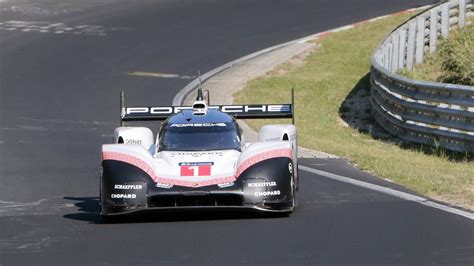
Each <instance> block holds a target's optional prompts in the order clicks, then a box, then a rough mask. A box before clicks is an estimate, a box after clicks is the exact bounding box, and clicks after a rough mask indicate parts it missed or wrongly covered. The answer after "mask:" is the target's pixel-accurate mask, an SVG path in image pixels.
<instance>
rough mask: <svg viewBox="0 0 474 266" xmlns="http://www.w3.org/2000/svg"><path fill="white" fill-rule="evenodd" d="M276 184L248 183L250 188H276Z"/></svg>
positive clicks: (273, 182)
mask: <svg viewBox="0 0 474 266" xmlns="http://www.w3.org/2000/svg"><path fill="white" fill-rule="evenodd" d="M276 185H277V184H276V182H275V181H272V182H256V183H248V187H274V186H276Z"/></svg>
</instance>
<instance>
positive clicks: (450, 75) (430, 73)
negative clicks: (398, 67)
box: [400, 21, 474, 86]
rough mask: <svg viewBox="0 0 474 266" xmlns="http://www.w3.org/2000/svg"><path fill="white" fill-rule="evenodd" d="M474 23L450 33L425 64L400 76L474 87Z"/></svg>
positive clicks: (426, 59)
mask: <svg viewBox="0 0 474 266" xmlns="http://www.w3.org/2000/svg"><path fill="white" fill-rule="evenodd" d="M472 23H473V21H471V24H470V25H469V26H466V27H465V28H464V29H462V30H454V31H451V32H449V36H448V38H447V39H444V40H442V41H441V42H440V43H439V47H438V50H437V51H436V52H435V53H433V54H429V55H428V56H426V58H425V60H424V63H423V64H420V65H416V66H415V67H414V69H413V71H407V70H402V71H400V74H402V75H405V76H407V77H409V78H412V79H418V80H426V81H433V82H443V83H453V84H461V85H468V86H474V26H473V24H472Z"/></svg>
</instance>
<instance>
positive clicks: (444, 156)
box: [234, 15, 474, 209]
mask: <svg viewBox="0 0 474 266" xmlns="http://www.w3.org/2000/svg"><path fill="white" fill-rule="evenodd" d="M408 17H409V15H396V16H391V17H389V18H387V19H384V20H380V21H377V22H374V23H370V24H365V25H363V26H361V27H359V28H356V29H353V30H349V31H344V32H339V33H335V34H332V35H330V36H329V37H327V38H324V39H322V40H319V41H318V44H319V45H320V47H319V48H318V49H316V50H315V52H313V53H311V54H310V55H309V56H308V57H307V58H306V61H305V63H304V64H303V65H301V66H292V65H289V64H286V65H283V66H281V67H280V68H279V69H278V70H276V71H274V72H272V73H269V74H267V75H266V76H263V77H260V78H257V79H255V80H252V81H250V82H249V83H248V84H247V87H246V88H245V89H243V90H242V91H240V92H239V93H237V94H236V95H234V96H235V99H236V102H239V103H265V102H267V103H271V102H276V103H278V102H288V99H290V90H289V89H290V88H291V87H294V88H295V101H296V124H297V127H298V133H299V144H300V145H301V146H303V147H308V148H311V149H315V150H320V151H324V152H328V153H332V154H336V155H338V156H341V157H345V158H347V159H349V160H350V161H352V162H353V163H354V164H356V165H357V166H358V167H359V168H361V169H363V170H366V171H368V172H371V173H373V174H375V175H377V176H379V177H381V178H386V179H390V180H392V181H394V182H397V183H399V184H401V185H404V186H406V187H408V188H410V189H413V190H415V191H417V192H419V193H422V194H425V195H428V196H430V197H433V198H436V199H440V200H444V201H448V202H451V203H454V204H456V205H460V206H463V207H466V208H470V209H474V207H473V206H474V182H473V180H474V165H473V164H472V163H469V162H468V161H467V160H464V161H463V160H461V161H459V160H458V161H453V160H450V157H449V153H445V152H442V151H441V152H440V151H434V152H431V153H428V154H427V152H426V150H430V148H426V147H419V148H416V147H415V148H413V147H410V148H405V147H404V145H401V144H394V143H393V142H386V141H379V140H376V139H374V138H373V137H372V135H371V134H370V132H372V131H373V128H372V126H369V127H368V128H361V127H359V126H358V125H361V124H363V125H367V124H369V125H373V126H374V128H375V127H376V125H375V124H371V123H373V119H372V118H371V117H370V113H369V115H367V114H368V112H369V111H368V110H370V106H368V104H367V102H368V101H367V99H369V98H368V97H369V94H370V90H369V79H368V73H369V70H370V60H369V58H370V55H371V53H372V51H373V50H374V48H375V47H376V46H377V44H378V43H379V42H380V41H381V40H382V39H383V38H384V37H385V36H386V35H387V33H389V32H390V31H391V30H392V29H393V28H394V27H396V26H397V25H399V24H401V23H402V22H403V21H405V20H406V19H407V18H408ZM361 99H364V101H365V102H366V103H365V105H367V106H365V107H364V106H362V108H355V106H356V105H357V104H355V105H354V103H353V102H354V101H355V100H361ZM350 113H353V114H352V115H353V116H354V113H355V114H356V115H355V117H356V118H357V119H358V120H359V123H352V122H351V121H349V120H350V119H349V118H348V117H346V116H347V114H350ZM359 113H360V114H359ZM341 116H342V117H341ZM367 116H368V117H367ZM357 119H356V120H357ZM344 120H345V121H346V122H347V123H345V122H342V121H344ZM247 122H248V123H249V125H250V126H251V127H253V128H254V129H257V128H260V126H262V125H263V124H265V123H267V122H269V121H247ZM348 124H349V125H351V126H348Z"/></svg>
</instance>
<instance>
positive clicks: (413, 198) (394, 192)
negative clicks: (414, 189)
mask: <svg viewBox="0 0 474 266" xmlns="http://www.w3.org/2000/svg"><path fill="white" fill-rule="evenodd" d="M298 169H301V170H303V171H307V172H310V173H313V174H317V175H320V176H324V177H326V178H329V179H333V180H337V181H340V182H344V183H348V184H351V185H354V186H358V187H363V188H366V189H370V190H374V191H377V192H380V193H383V194H387V195H390V196H394V197H397V198H400V199H404V200H408V201H413V202H416V203H419V204H423V205H425V206H429V207H432V208H436V209H439V210H442V211H445V212H449V213H452V214H456V215H459V216H463V217H466V218H468V219H470V220H474V214H472V213H469V212H467V211H463V210H459V209H456V208H452V207H449V206H446V205H442V204H439V203H436V202H433V201H430V200H429V199H426V198H423V197H420V196H416V195H412V194H409V193H406V192H402V191H398V190H395V189H391V188H387V187H383V186H379V185H375V184H371V183H367V182H363V181H360V180H356V179H352V178H349V177H345V176H341V175H336V174H332V173H329V172H325V171H321V170H317V169H314V168H310V167H307V166H303V165H299V167H298Z"/></svg>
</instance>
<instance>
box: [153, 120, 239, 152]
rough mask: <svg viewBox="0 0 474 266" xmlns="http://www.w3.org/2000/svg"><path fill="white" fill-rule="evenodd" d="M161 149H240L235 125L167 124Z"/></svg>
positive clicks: (160, 145) (160, 144)
mask: <svg viewBox="0 0 474 266" xmlns="http://www.w3.org/2000/svg"><path fill="white" fill-rule="evenodd" d="M159 149H160V150H167V151H205V150H227V149H235V150H239V149H240V140H239V136H238V133H237V128H236V127H235V124H234V123H230V122H229V123H199V124H192V123H189V124H167V125H165V126H164V130H163V134H162V135H161V136H160V141H159Z"/></svg>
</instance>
